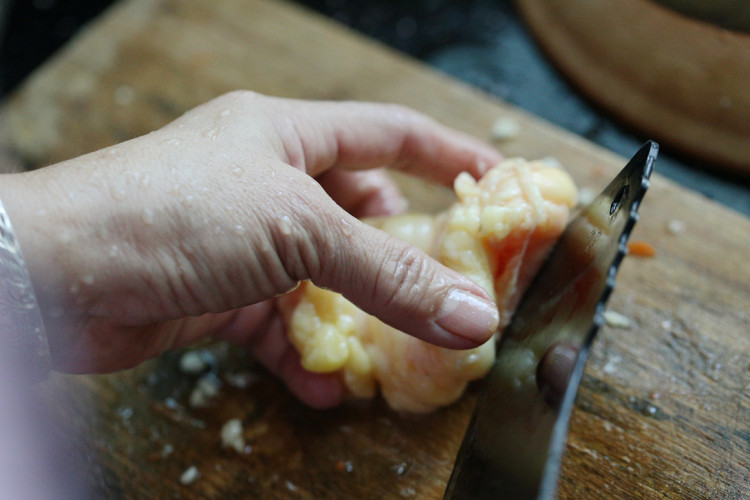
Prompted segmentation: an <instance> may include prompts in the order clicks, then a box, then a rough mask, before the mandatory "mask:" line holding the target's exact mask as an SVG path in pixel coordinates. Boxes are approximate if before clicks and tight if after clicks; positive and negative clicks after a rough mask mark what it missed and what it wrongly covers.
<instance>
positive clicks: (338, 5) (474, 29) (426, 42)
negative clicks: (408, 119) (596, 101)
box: [0, 0, 750, 215]
mask: <svg viewBox="0 0 750 500" xmlns="http://www.w3.org/2000/svg"><path fill="white" fill-rule="evenodd" d="M2 2H3V0H0V5H4V7H2V11H1V12H2V17H3V28H4V29H3V30H2V39H1V40H0V95H2V96H5V95H7V93H9V92H11V91H12V90H13V88H14V87H15V86H16V85H18V84H19V83H20V82H21V81H23V79H24V78H25V77H26V76H27V75H28V74H29V73H31V72H32V71H33V70H34V68H36V67H37V66H39V65H40V64H41V63H42V62H44V60H45V59H46V58H48V57H49V56H50V55H52V54H53V53H54V52H55V50H57V49H58V48H59V47H60V46H61V45H63V44H64V43H65V42H66V41H67V40H69V39H70V38H71V37H72V36H73V35H75V33H76V32H77V31H78V30H79V29H80V28H81V27H82V26H84V25H85V24H86V23H87V22H88V21H89V20H91V19H93V18H95V17H96V16H97V15H98V14H100V13H101V12H102V11H103V10H104V9H106V8H107V7H108V6H109V5H110V4H111V3H113V2H112V0H99V1H93V0H80V1H63V0H60V1H58V0H16V1H7V2H5V3H2ZM298 3H301V4H304V5H307V6H308V7H310V8H312V9H314V10H317V11H319V12H321V13H323V14H324V15H326V16H329V17H331V18H333V19H336V20H337V21H339V22H341V23H343V24H346V25H348V26H350V27H352V28H354V29H355V30H357V31H360V32H362V33H364V34H366V35H368V36H370V37H373V38H376V39H378V40H380V41H382V42H383V43H385V44H387V45H390V46H392V47H394V48H396V49H398V50H401V51H403V52H406V53H408V54H410V55H412V56H414V57H416V58H418V59H420V60H422V61H424V62H426V63H427V64H429V65H431V66H433V67H435V68H437V69H439V70H441V71H444V72H446V73H449V74H451V75H453V76H455V77H456V78H459V79H461V80H463V81H466V82H468V83H471V84H473V85H475V86H477V87H479V88H481V89H483V90H485V91H487V92H489V93H491V94H494V95H496V96H498V97H500V98H502V99H504V100H505V101H507V102H510V103H512V104H515V105H517V106H519V107H521V108H524V109H526V110H528V111H530V112H532V113H534V114H536V115H538V116H541V117H543V118H545V119H547V120H549V121H551V122H553V123H555V124H557V125H560V126H562V127H564V128H566V129H568V130H571V131H573V132H575V133H577V134H579V135H582V136H584V137H586V138H588V139H589V140H591V141H593V142H595V143H597V144H599V145H601V146H604V147H606V148H608V149H610V150H612V151H614V152H616V153H618V154H620V155H622V156H631V155H632V154H633V153H634V152H635V150H636V149H637V148H638V146H639V145H640V144H641V143H642V142H643V141H644V140H646V139H648V138H647V137H642V136H640V135H639V134H638V133H637V132H636V131H632V130H628V129H626V128H624V127H623V126H621V125H620V124H618V123H617V122H616V121H615V120H613V119H611V118H610V117H609V116H607V115H606V113H604V112H602V111H601V110H599V109H597V108H596V106H595V105H593V104H592V103H590V102H588V101H587V100H586V99H585V98H583V97H582V96H581V95H580V94H578V93H577V92H576V90H575V89H574V88H572V87H571V86H570V85H568V83H567V82H566V81H565V79H564V78H563V77H562V76H561V75H560V74H559V73H558V72H557V71H556V70H555V69H554V67H553V66H552V65H551V64H550V63H549V61H548V60H547V59H546V58H545V56H544V54H543V53H541V52H540V51H539V49H538V48H537V46H536V45H535V43H534V41H533V39H532V38H531V37H530V35H529V34H528V33H527V31H526V30H525V28H524V26H523V23H522V22H521V21H520V19H519V17H518V15H517V13H516V12H515V9H514V8H513V5H512V2H511V1H509V0H471V1H464V2H452V1H448V0H375V1H369V2H358V1H352V0H300V1H299V2H298ZM749 140H750V139H749ZM656 168H657V171H658V172H659V173H661V174H662V175H665V176H667V177H670V178H672V179H673V180H676V181H677V182H679V183H681V184H683V185H685V186H687V187H689V188H691V189H693V190H695V191H698V192H700V193H702V194H703V195H705V196H707V197H709V198H712V199H716V200H717V201H719V202H721V203H723V204H725V205H727V206H730V207H732V208H734V209H735V210H738V211H740V212H742V213H744V214H746V215H750V181H749V180H748V179H747V178H744V179H743V178H738V177H732V176H730V175H727V174H723V173H717V172H719V170H718V169H716V168H714V167H713V166H712V165H710V164H707V163H702V162H697V161H694V160H692V159H690V158H685V157H680V156H679V155H675V154H674V152H672V151H669V150H664V151H663V152H662V154H661V155H660V157H659V160H658V161H657V166H656Z"/></svg>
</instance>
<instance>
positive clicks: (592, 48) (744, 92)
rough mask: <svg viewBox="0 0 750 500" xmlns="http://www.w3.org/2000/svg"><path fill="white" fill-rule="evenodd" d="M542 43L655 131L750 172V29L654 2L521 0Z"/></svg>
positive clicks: (576, 76) (625, 113)
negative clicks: (736, 28) (727, 25)
mask: <svg viewBox="0 0 750 500" xmlns="http://www.w3.org/2000/svg"><path fill="white" fill-rule="evenodd" d="M517 5H518V7H519V10H520V12H521V14H522V16H523V17H524V19H525V21H526V23H527V24H528V26H529V27H530V28H531V30H532V32H533V33H534V35H535V36H536V38H537V39H538V41H539V43H540V44H541V46H542V47H543V49H544V50H545V51H546V52H547V53H548V54H549V55H550V57H551V58H552V59H553V61H554V62H555V63H556V64H557V65H558V66H559V68H560V69H561V70H562V71H563V72H564V73H565V74H566V75H567V76H568V77H569V78H570V80H571V81H572V82H573V83H574V84H575V85H577V86H578V87H580V89H581V90H582V91H583V92H584V93H585V94H587V95H588V96H589V97H591V99H593V100H594V101H595V102H597V103H599V104H600V105H601V106H602V107H604V108H606V109H607V110H609V111H610V112H612V113H613V114H615V115H616V116H617V117H619V118H620V119H622V120H623V121H625V122H627V123H628V124H629V125H631V126H633V127H635V128H637V129H638V130H640V131H641V132H642V133H643V134H644V135H647V136H648V137H649V138H654V139H657V140H658V141H660V142H663V143H665V145H669V146H671V147H674V148H677V149H679V150H681V151H682V152H684V153H687V154H688V155H691V156H694V157H696V158H698V159H701V160H704V161H706V162H709V163H710V164H712V165H716V166H719V167H723V168H726V169H728V170H731V171H734V172H737V173H743V174H746V175H747V174H750V34H748V33H745V32H741V31H730V30H728V29H725V28H722V27H719V26H718V25H715V24H712V23H709V22H704V21H701V20H698V19H696V18H692V17H687V16H685V15H683V14H680V13H678V12H676V11H674V10H671V9H669V8H667V7H664V6H662V5H659V4H657V3H654V2H652V1H649V0H627V1H622V0H595V1H591V0H517Z"/></svg>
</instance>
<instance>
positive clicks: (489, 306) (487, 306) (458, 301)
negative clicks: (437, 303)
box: [437, 288, 500, 343]
mask: <svg viewBox="0 0 750 500" xmlns="http://www.w3.org/2000/svg"><path fill="white" fill-rule="evenodd" d="M499 323H500V315H499V313H498V311H497V307H496V306H495V304H493V303H492V302H490V301H488V300H486V299H483V298H481V297H478V296H476V295H474V294H473V293H471V292H468V291H466V290H462V289H460V288H454V289H453V290H451V291H450V293H448V296H447V297H446V298H445V300H444V301H443V305H442V306H441V307H440V311H439V312H438V318H437V324H438V326H440V327H441V328H442V329H444V330H446V331H448V332H449V333H451V334H453V335H456V336H458V337H462V338H465V339H468V340H471V341H473V342H477V343H482V342H484V341H486V340H487V339H489V338H490V337H491V336H492V334H493V333H495V331H496V330H497V327H498V325H499Z"/></svg>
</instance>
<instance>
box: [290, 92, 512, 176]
mask: <svg viewBox="0 0 750 500" xmlns="http://www.w3.org/2000/svg"><path fill="white" fill-rule="evenodd" d="M278 101H279V104H281V105H282V106H285V107H286V106H289V113H285V120H284V122H285V123H286V124H287V126H291V127H293V129H294V130H293V132H294V133H293V134H292V136H291V137H290V134H289V133H288V132H289V131H284V132H285V133H282V134H281V137H282V142H283V143H284V150H285V153H286V154H287V156H288V158H287V161H288V162H289V163H290V164H292V165H294V166H296V167H299V168H302V169H304V170H305V171H306V172H307V173H309V174H310V175H313V176H315V175H317V174H320V173H321V172H324V171H325V170H327V169H330V168H344V169H354V170H358V169H366V168H374V167H379V166H383V165H387V166H389V167H391V168H394V169H398V170H401V171H403V172H406V173H410V174H414V175H417V176H420V177H424V178H428V179H431V180H433V181H436V182H439V183H441V184H445V185H450V184H451V183H452V182H453V180H454V179H455V177H456V175H458V174H459V173H460V172H469V173H470V174H471V175H473V176H474V177H477V178H479V177H481V176H482V175H483V174H484V173H485V172H486V171H487V170H488V169H489V168H491V167H493V166H494V165H495V164H497V163H498V162H499V161H500V160H502V155H501V154H500V153H499V152H498V151H497V150H495V149H494V148H492V147H491V146H490V145H488V144H486V143H485V142H483V141H480V140H478V139H476V138H474V137H472V136H470V135H467V134H464V133H462V132H459V131H457V130H453V129H451V128H449V127H446V126H444V125H441V124H440V123H438V122H436V121H435V120H433V119H432V118H429V117H427V116H426V115H424V114H421V113H419V112H417V111H414V110H412V109H409V108H406V107H403V106H399V105H395V104H375V103H362V102H322V101H292V100H286V99H279V100H278ZM291 104H293V105H291ZM277 116H278V115H277ZM293 141H298V142H293Z"/></svg>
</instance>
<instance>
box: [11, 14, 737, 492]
mask: <svg viewBox="0 0 750 500" xmlns="http://www.w3.org/2000/svg"><path fill="white" fill-rule="evenodd" d="M237 88H248V89H253V90H256V91H258V92H263V93H268V94H274V95H280V96H289V97H297V98H308V99H357V100H375V101H390V102H399V103H402V104H406V105H409V106H412V107H414V108H417V109H420V110H422V111H424V112H426V113H428V114H430V115H432V116H434V117H435V118H437V119H438V120H440V121H442V122H444V123H447V124H450V125H452V126H454V127H456V128H459V129H462V130H464V131H467V132H469V133H472V134H474V135H476V136H478V137H483V138H487V137H488V136H489V131H490V129H491V126H492V124H493V122H494V121H495V120H496V119H498V118H500V117H506V118H511V119H513V120H515V121H517V123H518V124H519V125H520V133H519V134H518V136H517V137H515V138H513V139H511V140H507V141H505V142H503V143H501V144H498V147H500V149H501V150H502V151H503V152H504V153H505V154H506V155H508V156H524V157H527V158H540V157H554V158H557V159H558V160H559V161H560V162H561V163H562V164H564V165H565V166H566V167H567V168H568V169H569V170H570V171H571V173H572V175H573V176H574V178H575V179H576V181H577V182H578V184H579V186H581V187H583V188H586V189H594V190H596V189H599V188H601V187H603V186H604V184H606V182H607V181H608V180H609V178H610V177H611V176H613V175H614V174H615V173H616V172H617V171H618V170H619V168H620V167H621V166H622V165H623V164H624V160H623V159H622V158H619V157H616V156H614V155H612V154H610V153H608V152H606V151H604V150H602V149H600V148H597V147H595V146H593V145H592V144H590V143H588V142H586V141H585V140H583V139H581V138H579V137H577V136H574V135H571V134H569V133H566V132H564V131H561V130H559V129H557V128H554V127H552V126H550V125H548V124H546V123H544V122H542V121H541V120H539V119H537V118H535V117H533V116H529V115H527V114H525V113H523V112H520V111H519V110H517V109H514V108H512V107H510V106H508V105H506V104H504V103H502V102H499V101H497V100H496V99H492V98H490V97H489V96H487V95H484V94H482V93H480V92H479V91H477V90H475V89H473V88H470V87H467V86H466V85H463V84H461V83H459V82H457V81H455V80H452V79H451V78H448V77H447V76H445V75H442V74H439V73H436V72H434V71H432V70H430V69H428V68H426V67H424V66H422V65H420V64H418V63H416V62H414V61H412V60H409V59H407V58H405V57H403V56H401V55H399V54H396V53H394V52H392V51H390V50H388V49H386V48H384V47H382V46H380V45H378V44H376V43H374V42H372V41H369V40H366V39H363V38H361V37H359V36H357V35H355V34H353V33H351V32H349V31H347V30H346V29H344V28H342V27H341V26H338V25H336V24H334V23H332V22H330V21H327V20H325V19H322V18H320V17H318V16H316V15H314V14H312V13H310V12H308V11H305V10H302V9H300V8H298V7H296V6H294V5H293V4H290V3H287V2H283V1H270V0H214V1H212V2H207V1H206V2H196V1H189V0H126V1H123V2H121V3H119V4H117V5H116V6H115V7H114V8H113V9H111V10H110V11H109V12H107V14H106V15H105V16H103V17H102V18H101V19H99V20H98V21H97V22H96V23H94V24H93V25H91V26H90V27H89V28H88V29H87V30H86V31H85V32H84V33H83V34H82V35H80V36H79V37H78V38H77V39H76V40H74V41H73V43H71V44H70V45H69V46H68V47H66V48H65V49H64V50H63V51H62V52H60V53H59V54H58V55H57V56H56V57H55V58H53V59H52V60H51V61H49V62H48V63H47V64H46V65H45V66H44V67H42V68H41V69H40V70H39V71H37V72H36V74H34V75H33V77H32V78H30V79H29V80H28V81H27V82H26V83H25V84H24V85H23V86H22V88H21V89H20V90H19V91H18V92H17V93H16V94H15V95H14V96H13V97H12V98H11V99H10V101H9V102H7V103H6V105H5V108H4V111H3V124H4V131H3V134H4V135H3V137H5V138H6V140H7V141H8V144H7V147H8V148H9V150H10V151H11V152H13V153H14V154H15V155H16V156H17V157H19V158H21V159H22V160H23V161H25V162H26V164H27V165H29V166H31V167H37V166H41V165H44V164H47V163H52V162H55V161H59V160H62V159H65V158H69V157H73V156H76V155H79V154H81V153H85V152H87V151H91V150H94V149H97V148H101V147H104V146H107V145H110V144H113V143H116V142H119V141H122V140H125V139H128V138H131V137H134V136H137V135H139V134H143V133H146V132H148V131H150V130H153V129H155V128H157V127H159V126H161V125H163V124H165V123H166V122H168V121H170V120H172V119H174V118H175V117H176V116H178V115H179V114H181V113H182V112H184V111H186V110H187V109H189V108H191V107H193V106H195V105H197V104H199V103H201V102H203V101H206V100H208V99H210V98H212V97H214V96H216V95H219V94H221V93H223V92H226V91H228V90H232V89H237ZM656 169H657V172H658V162H657V167H656ZM402 181H403V186H404V189H405V190H406V191H407V192H408V194H409V195H410V196H411V197H412V199H413V207H414V208H415V209H425V210H431V209H435V208H437V207H438V206H440V205H444V204H445V203H447V202H448V200H449V197H448V195H447V194H446V193H445V192H444V191H443V190H440V189H437V188H434V187H429V186H425V185H424V183H421V182H416V181H414V180H412V179H402ZM675 221H680V222H681V223H684V231H670V230H669V227H670V225H671V226H673V229H674V226H675ZM633 238H634V239H636V240H643V241H647V242H648V243H650V244H651V245H653V246H654V247H655V248H656V250H657V255H656V256H655V257H653V258H636V257H629V258H628V259H626V261H625V263H624V265H623V267H622V268H621V270H620V274H619V280H618V286H617V289H616V292H615V294H614V296H613V297H612V299H611V302H610V309H611V310H614V311H617V312H619V313H621V314H623V315H625V316H626V317H627V318H629V319H630V321H631V325H630V326H629V327H628V328H612V327H605V328H604V329H603V330H602V331H601V333H600V336H599V338H598V340H597V341H596V342H595V345H594V348H593V352H592V354H591V358H590V361H589V364H588V365H587V369H586V373H585V375H584V379H583V382H582V385H581V388H580V392H579V397H578V401H577V405H576V409H575V412H574V415H573V420H572V425H571V429H570V438H569V443H568V446H567V450H566V455H565V459H564V463H563V468H562V476H561V480H560V491H559V497H560V498H733V499H734V498H736V499H740V498H748V497H750V336H749V335H748V331H749V330H750V318H748V310H749V309H750V263H749V262H748V257H750V250H749V249H750V221H748V220H747V219H746V218H743V217H742V216H740V215H738V214H736V213H734V212H730V211H728V210H726V209H724V208H722V207H720V206H718V205H716V204H714V203H712V202H710V201H708V200H706V199H703V198H701V197H700V196H699V195H697V194H695V193H692V192H688V191H686V190H685V189H682V188H680V187H678V186H676V185H675V184H673V183H671V182H669V181H667V180H665V179H663V178H662V177H660V176H659V175H658V173H657V174H656V175H655V178H654V179H653V185H652V188H651V189H650V192H649V193H648V194H647V196H646V199H645V202H644V204H643V205H642V208H641V222H640V223H639V224H638V226H637V228H636V231H635V233H634V235H633ZM202 349H204V350H202V351H201V352H203V353H204V355H205V356H207V358H210V359H211V360H219V361H216V362H214V361H212V366H213V368H212V371H213V372H214V373H215V375H216V376H217V377H218V379H219V380H220V381H222V382H223V385H222V388H221V390H220V393H219V395H218V396H217V397H216V398H215V399H213V400H212V401H211V403H210V405H209V406H208V407H207V408H202V409H193V408H190V406H189V405H188V403H187V400H188V397H189V393H190V391H191V390H192V388H193V387H194V384H195V380H196V376H188V375H184V374H180V371H179V369H178V367H177V365H178V364H179V356H180V353H172V354H169V355H165V356H163V357H162V358H160V359H159V360H155V361H153V362H149V363H147V364H145V365H142V366H141V367H139V368H137V369H135V370H131V371H128V372H124V373H119V374H115V375H108V376H77V377H74V376H63V375H57V376H55V377H53V379H51V380H50V381H48V382H46V383H44V384H41V385H40V386H39V387H37V391H38V392H39V393H40V394H41V395H42V396H43V397H44V398H46V399H47V400H48V401H49V403H50V408H51V410H50V411H52V412H53V414H54V415H55V418H56V419H57V422H58V433H59V435H60V436H61V438H62V441H63V442H65V443H66V446H68V447H69V461H70V463H71V464H74V465H75V467H76V468H78V469H79V470H80V471H82V474H83V476H84V482H85V483H87V484H88V485H89V487H90V488H91V489H92V491H93V497H94V498H118V499H119V498H138V499H149V498H154V499H156V498H196V499H198V498H264V499H266V498H268V499H275V498H279V499H287V498H289V499H292V498H303V499H320V498H332V499H337V498H345V499H348V498H362V499H369V498H393V499H400V498H412V497H413V498H420V499H423V498H425V499H436V498H441V497H442V492H443V489H444V487H445V484H446V482H447V479H448V476H449V474H450V469H451V466H452V462H453V459H454V457H455V454H456V452H457V450H458V446H459V444H460V441H461V438H462V435H463V431H464V429H465V426H466V424H467V422H468V419H469V415H470V413H471V410H472V406H473V403H474V397H475V396H474V394H475V391H476V387H473V388H472V389H471V390H470V391H469V393H468V394H467V395H466V397H464V398H463V399H462V400H461V401H460V402H459V403H457V404H455V405H453V406H451V407H449V408H446V409H444V410H441V411H438V412H436V413H434V414H431V415H426V416H409V415H401V414H397V413H394V412H392V411H389V410H388V409H387V408H385V407H384V405H383V404H382V403H381V402H380V401H375V402H370V403H356V404H349V405H346V406H344V407H343V408H340V409H336V410H331V411H325V412H318V411H312V410H309V409H306V408H304V407H302V406H301V405H300V404H298V403H297V402H295V401H294V400H293V398H292V397H291V396H290V395H288V394H287V393H286V391H285V390H284V389H283V387H282V386H280V385H279V384H278V383H277V382H276V381H275V380H274V379H272V378H270V377H268V376H267V375H266V374H265V373H264V372H262V370H259V369H258V368H256V367H255V366H254V364H253V362H252V360H251V359H249V358H248V357H247V355H246V354H245V353H243V352H242V351H240V350H237V349H229V348H227V347H226V346H221V345H219V346H205V347H204V348H202ZM238 373H239V374H240V375H241V377H237V374H238ZM230 418H239V419H241V420H242V421H243V423H244V437H245V439H246V442H247V448H246V449H245V450H244V451H243V452H242V453H237V452H235V451H231V450H226V449H222V447H221V446H220V439H219V432H220V428H221V426H222V424H223V423H224V422H225V421H226V420H227V419H230ZM190 466H195V467H196V468H197V470H198V471H199V477H198V478H197V479H195V481H194V482H192V483H191V484H189V485H185V484H181V483H180V476H181V474H182V473H183V472H184V471H185V470H187V469H188V468H189V467H190Z"/></svg>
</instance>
